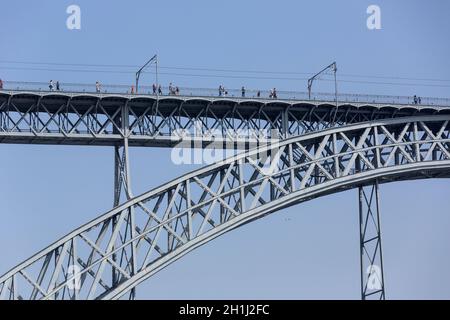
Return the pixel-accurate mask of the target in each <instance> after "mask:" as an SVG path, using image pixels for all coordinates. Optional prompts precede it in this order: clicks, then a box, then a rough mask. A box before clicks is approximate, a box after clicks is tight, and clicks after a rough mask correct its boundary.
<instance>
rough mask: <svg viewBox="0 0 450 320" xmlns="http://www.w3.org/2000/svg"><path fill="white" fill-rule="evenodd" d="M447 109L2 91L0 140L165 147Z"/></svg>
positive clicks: (289, 132)
mask: <svg viewBox="0 0 450 320" xmlns="http://www.w3.org/2000/svg"><path fill="white" fill-rule="evenodd" d="M157 101H158V102H157ZM449 113H450V108H448V107H439V106H424V105H421V106H418V105H400V104H392V105H389V104H377V103H375V102H374V103H355V102H352V103H347V102H339V105H338V106H336V103H335V101H315V100H311V101H302V100H273V99H272V100H269V99H266V100H264V99H261V100H254V99H251V98H243V99H239V98H217V97H216V98H214V97H209V98H206V97H187V96H185V97H183V96H165V97H161V98H160V99H159V100H156V99H155V98H154V97H151V96H133V95H115V94H97V95H96V94H87V93H86V94H82V93H77V94H75V93H73V94H71V93H55V92H47V93H44V92H41V93H39V92H22V91H8V92H6V91H2V92H0V142H1V143H35V144H75V145H110V146H112V145H117V144H121V143H122V140H123V139H124V138H125V137H127V138H128V142H129V145H130V146H166V147H168V146H173V145H175V144H177V143H179V142H180V139H185V140H187V139H188V138H189V137H193V136H197V137H199V136H200V137H203V138H204V137H208V136H213V137H215V138H217V139H220V138H221V139H225V140H235V139H236V138H235V136H236V135H237V134H238V135H239V136H240V137H241V138H242V137H245V138H246V139H256V140H261V139H263V138H267V137H270V136H271V132H273V130H275V131H276V132H277V133H276V134H277V136H281V137H290V136H298V135H302V134H305V133H309V132H314V131H319V130H323V129H326V128H329V127H330V126H331V123H334V120H335V124H336V125H346V124H352V123H358V122H364V121H373V120H377V119H388V118H397V117H405V116H420V115H432V114H449ZM334 117H336V118H334ZM124 122H126V123H127V126H126V128H123V126H122V124H123V123H124ZM124 129H126V130H124ZM125 131H126V132H125ZM186 133H188V135H186Z"/></svg>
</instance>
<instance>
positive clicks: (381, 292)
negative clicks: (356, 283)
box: [358, 181, 385, 300]
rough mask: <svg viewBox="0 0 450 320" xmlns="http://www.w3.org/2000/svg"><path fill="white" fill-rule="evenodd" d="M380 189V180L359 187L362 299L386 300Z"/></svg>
mask: <svg viewBox="0 0 450 320" xmlns="http://www.w3.org/2000/svg"><path fill="white" fill-rule="evenodd" d="M378 189H379V185H378V181H375V182H374V183H373V184H371V185H368V186H360V187H359V189H358V194H359V235H360V263H361V299H362V300H368V299H374V300H375V299H376V300H384V299H385V287H384V272H383V254H382V253H383V252H382V249H381V225H380V198H379V190H378Z"/></svg>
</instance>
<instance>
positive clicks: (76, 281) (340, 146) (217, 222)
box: [0, 115, 450, 299]
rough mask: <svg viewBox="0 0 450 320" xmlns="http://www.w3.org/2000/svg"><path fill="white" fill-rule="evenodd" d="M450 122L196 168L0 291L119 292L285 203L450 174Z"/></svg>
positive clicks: (413, 121) (332, 136)
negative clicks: (393, 182)
mask: <svg viewBox="0 0 450 320" xmlns="http://www.w3.org/2000/svg"><path fill="white" fill-rule="evenodd" d="M449 121H450V116H449V115H442V116H426V117H413V118H399V119H390V120H377V121H372V122H367V123H359V124H354V125H349V126H346V127H337V128H331V129H327V130H323V131H320V132H315V133H310V134H307V135H303V136H299V137H293V138H290V139H286V140H284V141H282V142H280V143H276V144H270V145H267V146H265V147H261V148H258V149H254V150H251V151H246V152H242V153H240V154H239V155H237V156H235V157H232V158H229V159H226V160H224V161H220V162H218V163H215V164H213V165H210V166H207V167H204V168H202V169H199V170H196V171H194V172H191V173H188V174H186V175H183V176H182V177H179V178H178V179H175V180H173V181H171V182H169V183H167V184H165V185H162V186H160V187H157V188H155V189H153V190H151V191H148V192H146V193H144V194H141V195H139V196H136V197H133V198H132V199H130V200H128V201H127V202H125V203H123V204H121V205H119V206H118V207H116V208H114V209H113V210H111V211H109V212H107V213H105V214H103V215H101V216H99V217H98V218H96V219H94V220H92V221H91V222H89V223H87V224H85V225H83V226H81V227H80V228H78V229H75V230H74V231H73V232H71V233H69V234H68V235H67V236H65V237H63V238H61V239H60V240H58V241H56V242H55V243H53V244H52V245H50V246H49V247H47V248H45V249H44V250H42V251H40V252H39V253H37V254H36V255H34V256H33V257H31V258H30V259H28V260H26V261H25V262H23V263H21V264H19V265H18V266H17V267H15V268H13V269H12V270H10V271H9V272H7V273H6V274H4V275H3V276H1V277H0V298H3V299H119V298H121V297H123V296H124V295H125V294H126V293H127V292H130V290H132V289H133V288H135V287H136V286H137V285H138V284H139V283H141V282H142V281H144V280H145V279H147V278H149V277H150V276H152V275H154V274H155V273H157V272H158V271H160V270H161V269H163V268H164V267H166V266H167V265H169V264H170V263H172V262H174V261H175V260H177V259H179V258H181V257H182V256H183V255H185V254H187V253H188V252H190V251H191V250H193V249H195V248H197V247H199V246H201V245H203V244H205V243H207V242H208V241H211V240H212V239H214V238H216V237H218V236H220V235H222V234H224V233H225V232H228V231H231V230H233V229H235V228H237V227H239V226H241V225H243V224H245V223H248V222H251V221H253V220H255V219H258V218H261V217H263V216H265V215H267V214H270V213H273V212H275V211H278V210H281V209H283V208H286V207H289V206H292V205H294V204H297V203H300V202H304V201H308V200H310V199H313V198H317V197H320V196H324V195H327V194H331V193H336V192H340V191H343V190H347V189H351V188H357V187H360V186H364V185H368V184H370V183H373V182H374V181H378V183H386V182H390V181H398V180H407V179H422V178H439V177H449V176H450V171H449V169H450V126H449ZM367 194H368V193H366V192H365V193H364V195H366V196H367ZM369 194H370V193H369ZM369 199H370V197H369ZM371 212H372V213H371V216H372V215H373V211H371ZM365 220H367V219H365ZM365 220H364V219H363V221H365ZM367 237H369V234H368V233H367V236H366V234H365V235H364V239H366V240H368V239H369V238H367ZM74 270H75V271H74ZM113 270H115V271H116V272H113ZM111 274H115V277H116V279H115V281H113V279H112V277H111Z"/></svg>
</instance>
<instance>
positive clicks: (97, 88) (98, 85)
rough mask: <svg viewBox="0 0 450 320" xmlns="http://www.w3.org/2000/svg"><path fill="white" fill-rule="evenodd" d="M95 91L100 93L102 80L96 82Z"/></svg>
mask: <svg viewBox="0 0 450 320" xmlns="http://www.w3.org/2000/svg"><path fill="white" fill-rule="evenodd" d="M95 92H97V93H100V82H98V81H96V82H95Z"/></svg>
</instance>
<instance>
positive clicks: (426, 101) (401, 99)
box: [3, 81, 450, 107]
mask: <svg viewBox="0 0 450 320" xmlns="http://www.w3.org/2000/svg"><path fill="white" fill-rule="evenodd" d="M161 89H162V94H161V96H168V95H171V94H170V93H169V87H166V86H164V87H162V88H161ZM178 89H179V91H178V93H177V94H178V95H181V96H195V97H219V96H220V95H219V89H218V88H216V89H212V88H190V87H179V88H178ZM3 90H14V91H36V92H49V91H50V88H49V83H46V82H22V81H3ZM96 90H97V89H96V85H95V83H92V84H86V83H60V88H59V92H67V93H96ZM53 91H56V92H58V91H57V90H56V82H54V83H53ZM100 92H101V93H115V94H132V93H134V94H136V88H134V87H133V86H132V85H123V84H101V85H100ZM138 93H139V94H140V95H154V93H153V88H152V86H146V85H142V86H139V92H138ZM270 93H271V92H270V90H256V89H245V97H243V96H242V89H233V88H232V89H228V88H226V89H225V93H222V95H221V96H222V97H230V98H251V99H269V98H270V97H271V96H270ZM174 94H175V93H172V95H174ZM276 94H277V96H276V99H278V100H290V101H293V100H294V101H295V100H313V101H314V100H315V101H333V102H334V101H336V97H335V94H334V93H324V92H313V93H311V98H309V95H308V93H307V92H302V91H282V90H277V91H276ZM272 98H273V97H272ZM420 99H421V101H420V103H418V102H417V103H415V102H414V98H413V97H412V96H391V95H369V94H350V93H340V94H338V102H341V103H342V102H349V103H370V104H390V105H415V104H418V105H424V106H445V107H449V106H450V98H435V97H420Z"/></svg>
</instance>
